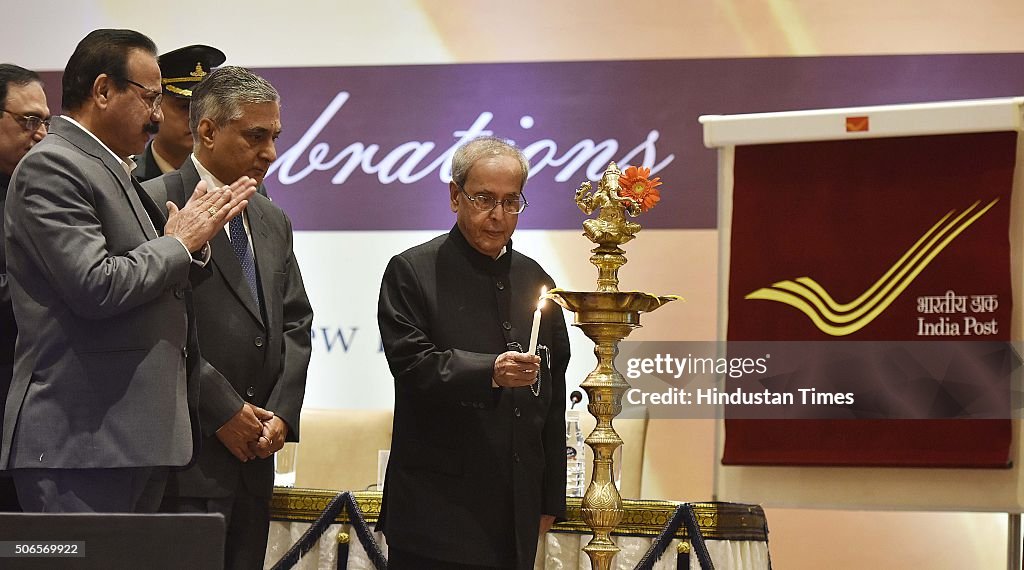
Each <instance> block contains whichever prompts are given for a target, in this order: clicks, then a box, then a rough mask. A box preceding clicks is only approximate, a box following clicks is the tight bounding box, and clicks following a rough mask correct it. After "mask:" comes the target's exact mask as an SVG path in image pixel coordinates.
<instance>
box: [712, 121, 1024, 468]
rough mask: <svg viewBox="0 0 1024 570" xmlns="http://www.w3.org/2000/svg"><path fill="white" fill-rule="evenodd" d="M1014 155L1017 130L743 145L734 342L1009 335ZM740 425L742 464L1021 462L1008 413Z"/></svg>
mask: <svg viewBox="0 0 1024 570" xmlns="http://www.w3.org/2000/svg"><path fill="white" fill-rule="evenodd" d="M1016 148H1017V133H1016V132H990V133H974V134H950V135H938V136H921V137H901V138H876V139H861V140H844V141H829V142H807V143H792V144H765V145H748V146H740V147H737V148H736V155H735V170H734V174H735V186H734V190H733V218H732V234H731V237H732V241H731V259H730V267H729V286H728V306H729V318H728V339H729V340H730V341H766V340H788V341H835V342H838V341H842V342H851V341H927V342H929V343H934V342H935V341H949V344H950V347H951V349H952V347H953V346H954V342H956V343H964V342H970V341H1008V340H1009V339H1010V319H1011V315H1012V309H1013V298H1012V294H1011V285H1010V244H1009V218H1010V196H1011V189H1012V179H1013V173H1014V167H1015V164H1016ZM809 344H810V342H809ZM850 366H851V367H855V366H856V363H851V364H850ZM862 370H863V374H864V375H868V374H874V373H878V374H881V373H882V370H881V369H880V368H877V367H874V366H864V367H863V368H862ZM906 370H907V371H908V372H907V373H908V374H909V371H911V370H912V368H909V369H906ZM959 372H960V373H962V374H967V375H969V374H971V370H970V368H969V367H963V368H962V369H960V370H959ZM969 380H970V379H969V378H964V382H962V383H961V384H962V385H966V384H967V383H969ZM834 381H835V379H834V378H827V377H821V378H819V385H820V386H827V385H829V384H830V383H833V382H834ZM867 381H868V379H867V378H865V384H866V383H867ZM948 385H953V386H955V385H956V382H952V383H949V384H948ZM1010 396H1011V395H1010V385H1009V384H1008V383H1007V384H1006V385H1005V394H1004V396H1003V398H1004V400H1006V401H1009V399H1010ZM919 397H920V398H924V399H926V400H927V401H928V402H932V401H933V400H934V401H935V402H938V401H939V400H941V398H942V397H943V393H942V390H930V391H928V392H921V393H920V394H919ZM726 417H727V420H726V441H725V452H724V456H723V462H725V463H728V464H784V465H872V466H886V465H891V466H928V467H968V466H971V467H1005V466H1006V465H1007V463H1008V457H1009V444H1010V420H1009V419H1006V418H1005V417H1003V418H998V419H969V420H949V419H920V420H913V421H900V420H893V419H877V420H875V419H857V420H842V419H837V420H830V419H808V420H755V419H739V418H735V417H734V418H731V419H730V418H729V416H728V414H727V416H726Z"/></svg>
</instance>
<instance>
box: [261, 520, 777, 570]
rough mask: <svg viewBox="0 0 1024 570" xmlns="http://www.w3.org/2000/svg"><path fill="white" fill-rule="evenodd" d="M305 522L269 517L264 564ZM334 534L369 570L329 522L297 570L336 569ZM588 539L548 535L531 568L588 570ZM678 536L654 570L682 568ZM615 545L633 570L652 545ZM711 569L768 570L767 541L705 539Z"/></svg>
mask: <svg viewBox="0 0 1024 570" xmlns="http://www.w3.org/2000/svg"><path fill="white" fill-rule="evenodd" d="M308 528H309V523H301V522H281V521H272V522H271V523H270V540H269V542H268V546H267V560H266V564H265V565H264V568H268V569H269V568H270V567H272V566H273V565H274V563H276V562H277V561H278V560H279V559H280V558H281V556H283V555H284V553H285V552H287V551H288V549H289V548H291V546H292V545H293V544H295V543H296V542H297V541H298V540H299V538H300V537H301V536H302V533H304V532H305V531H306V529H308ZM339 532H346V533H348V535H349V551H348V570H373V565H372V564H371V563H370V561H369V560H368V559H367V557H366V552H365V551H364V550H363V547H362V545H360V544H359V539H358V537H356V534H355V532H354V531H353V530H352V528H351V526H350V525H347V524H344V525H342V524H335V525H331V526H330V527H329V528H328V529H327V532H325V533H324V535H323V536H322V537H320V540H319V542H318V543H317V545H316V546H315V547H314V548H313V550H311V551H309V553H307V554H306V555H305V556H304V557H303V558H302V559H301V560H300V561H299V563H298V564H297V565H296V566H295V568H296V570H335V569H336V568H337V553H338V550H337V537H338V533H339ZM374 538H376V540H377V543H378V544H380V545H381V549H382V550H383V551H384V552H385V554H386V553H387V543H386V542H385V540H384V536H383V535H382V534H380V533H374ZM588 542H590V535H580V534H568V533H548V535H547V536H546V537H545V539H544V541H543V544H541V545H540V546H539V548H538V549H537V564H536V566H535V570H587V569H589V568H590V558H589V557H588V556H587V555H586V553H584V552H583V551H582V548H583V547H584V546H586V544H587V543H588ZM679 542H680V541H679V540H673V541H672V543H671V544H670V545H669V547H668V549H667V550H666V551H665V554H664V555H663V556H662V558H661V560H659V561H658V562H657V564H655V565H654V568H655V569H656V570H681V569H677V568H676V553H677V546H678V544H679ZM615 543H616V544H617V545H618V546H619V548H620V549H622V550H621V551H620V552H619V554H617V555H616V556H615V560H614V564H613V568H615V569H616V570H632V569H633V568H634V567H635V566H636V564H637V562H639V561H640V559H641V558H642V557H643V555H644V553H645V552H647V549H648V548H649V547H650V545H651V539H650V538H638V537H628V536H619V537H615ZM705 543H706V544H707V547H708V552H709V553H710V554H711V559H712V560H713V561H714V563H715V568H716V570H768V568H769V564H768V543H767V542H759V541H748V540H707V541H705ZM690 570H700V564H699V563H698V561H697V556H696V555H694V554H691V555H690Z"/></svg>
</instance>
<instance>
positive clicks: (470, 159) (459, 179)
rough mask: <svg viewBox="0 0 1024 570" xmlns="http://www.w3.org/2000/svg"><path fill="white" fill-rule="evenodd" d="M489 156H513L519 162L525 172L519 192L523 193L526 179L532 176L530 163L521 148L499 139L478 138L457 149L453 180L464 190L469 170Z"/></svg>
mask: <svg viewBox="0 0 1024 570" xmlns="http://www.w3.org/2000/svg"><path fill="white" fill-rule="evenodd" d="M489 156H511V157H512V158H514V159H516V160H518V161H519V166H520V167H521V168H522V171H523V177H522V181H521V182H520V183H519V190H520V191H522V190H523V186H525V185H526V179H527V178H529V176H530V163H529V162H527V160H526V156H525V155H524V154H523V151H522V150H520V149H519V147H517V146H516V145H514V144H512V143H511V142H509V141H507V140H505V139H501V138H498V137H478V138H475V139H473V140H471V141H469V142H467V143H465V144H463V145H462V146H460V147H459V148H458V149H456V151H455V154H454V155H453V156H452V180H453V181H455V183H456V184H458V185H459V187H460V188H463V189H464V188H465V187H466V178H467V177H468V176H469V169H471V168H473V165H474V164H476V161H478V160H480V159H481V158H487V157H489Z"/></svg>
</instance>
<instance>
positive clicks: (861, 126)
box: [846, 117, 868, 133]
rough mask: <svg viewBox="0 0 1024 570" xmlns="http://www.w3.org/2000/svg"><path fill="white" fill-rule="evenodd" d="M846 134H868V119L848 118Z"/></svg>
mask: <svg viewBox="0 0 1024 570" xmlns="http://www.w3.org/2000/svg"><path fill="white" fill-rule="evenodd" d="M846 132H848V133H866V132H868V118H867V117H846Z"/></svg>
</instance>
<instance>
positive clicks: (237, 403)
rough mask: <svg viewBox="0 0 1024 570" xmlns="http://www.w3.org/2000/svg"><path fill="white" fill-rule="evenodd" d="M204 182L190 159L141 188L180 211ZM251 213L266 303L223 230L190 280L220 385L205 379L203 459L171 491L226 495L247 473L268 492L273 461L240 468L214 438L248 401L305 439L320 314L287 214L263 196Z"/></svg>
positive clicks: (177, 477)
mask: <svg viewBox="0 0 1024 570" xmlns="http://www.w3.org/2000/svg"><path fill="white" fill-rule="evenodd" d="M199 180H200V177H199V173H198V172H197V171H196V167H195V165H194V164H193V163H192V159H191V158H190V159H187V160H186V161H185V164H184V165H183V166H182V168H181V169H180V170H177V171H175V172H169V173H167V174H165V175H163V176H161V177H160V178H157V179H155V180H151V181H149V182H147V183H146V184H145V185H144V188H145V190H146V192H147V193H149V195H150V196H151V197H152V198H153V201H154V202H156V203H158V204H164V203H166V202H167V201H168V200H170V201H172V202H174V203H175V204H177V205H178V206H179V207H181V206H182V205H184V203H185V202H186V200H187V199H188V197H189V196H191V194H192V191H193V189H194V188H195V186H196V184H198V183H199ZM246 213H247V215H248V217H249V229H250V233H251V234H252V246H253V252H254V254H255V257H256V269H257V277H258V282H259V287H260V289H261V291H262V299H263V303H262V305H263V306H262V307H261V306H260V305H259V304H257V303H256V301H255V300H254V299H253V296H252V293H251V292H250V290H249V287H248V285H247V284H246V281H245V277H244V276H243V274H242V268H241V265H240V263H239V262H238V258H237V257H236V256H235V253H234V251H233V250H232V249H231V242H230V240H228V237H227V235H226V233H225V232H218V234H217V235H216V236H214V238H213V239H211V240H210V246H211V247H212V248H213V257H212V259H211V262H210V264H209V266H208V269H210V271H209V272H205V271H203V272H194V275H193V290H194V293H195V308H196V322H197V328H198V333H199V346H200V350H201V352H202V355H203V360H204V361H206V362H209V364H210V365H212V367H213V368H214V369H216V372H217V380H216V381H211V382H204V384H203V387H202V393H201V395H200V399H199V417H200V420H201V424H202V426H203V435H204V440H203V445H202V451H201V453H200V455H199V458H198V461H197V462H196V465H195V466H194V467H192V468H190V469H188V470H185V471H182V472H180V473H176V474H174V475H172V477H171V480H170V481H169V482H168V488H167V493H168V494H170V495H176V496H185V497H220V496H226V495H228V494H230V493H232V492H234V489H235V488H236V486H237V485H238V481H239V479H240V478H239V473H241V475H242V477H241V480H243V481H244V482H245V484H246V487H247V488H248V489H249V490H250V491H251V492H253V493H255V494H257V495H259V496H264V497H267V498H269V497H270V496H271V494H272V492H273V481H274V468H273V459H272V458H270V459H264V460H260V459H257V460H254V461H249V462H247V463H242V462H240V461H238V459H236V458H235V457H234V456H233V455H232V454H231V453H230V452H229V451H228V450H227V448H226V447H224V445H223V444H221V443H220V441H219V440H218V439H217V438H216V435H214V434H215V432H216V430H217V429H218V428H219V427H220V426H221V425H223V424H224V422H226V421H227V420H228V419H230V418H231V416H233V415H234V414H235V413H236V412H238V410H239V409H240V408H241V406H242V401H243V400H245V401H247V402H250V403H253V404H255V405H257V406H260V407H263V408H266V409H268V410H271V411H272V412H274V413H275V414H277V416H278V417H280V418H282V419H283V420H284V421H285V422H286V423H287V424H288V428H289V429H288V440H289V441H298V437H299V410H300V408H302V399H303V396H304V394H305V388H306V369H307V367H308V366H309V356H310V344H311V343H310V328H311V326H312V321H313V310H312V308H311V307H310V305H309V300H308V299H307V297H306V290H305V288H304V286H303V284H302V275H301V273H300V272H299V266H298V264H297V263H296V261H295V255H294V253H293V251H292V226H291V222H290V221H289V220H288V217H287V216H286V215H285V213H284V212H283V211H281V209H280V208H278V207H277V206H276V205H274V204H273V203H272V202H271V201H270V200H268V199H267V198H264V197H263V196H261V195H259V194H256V195H253V197H252V198H250V200H249V205H248V207H247V208H246Z"/></svg>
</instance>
